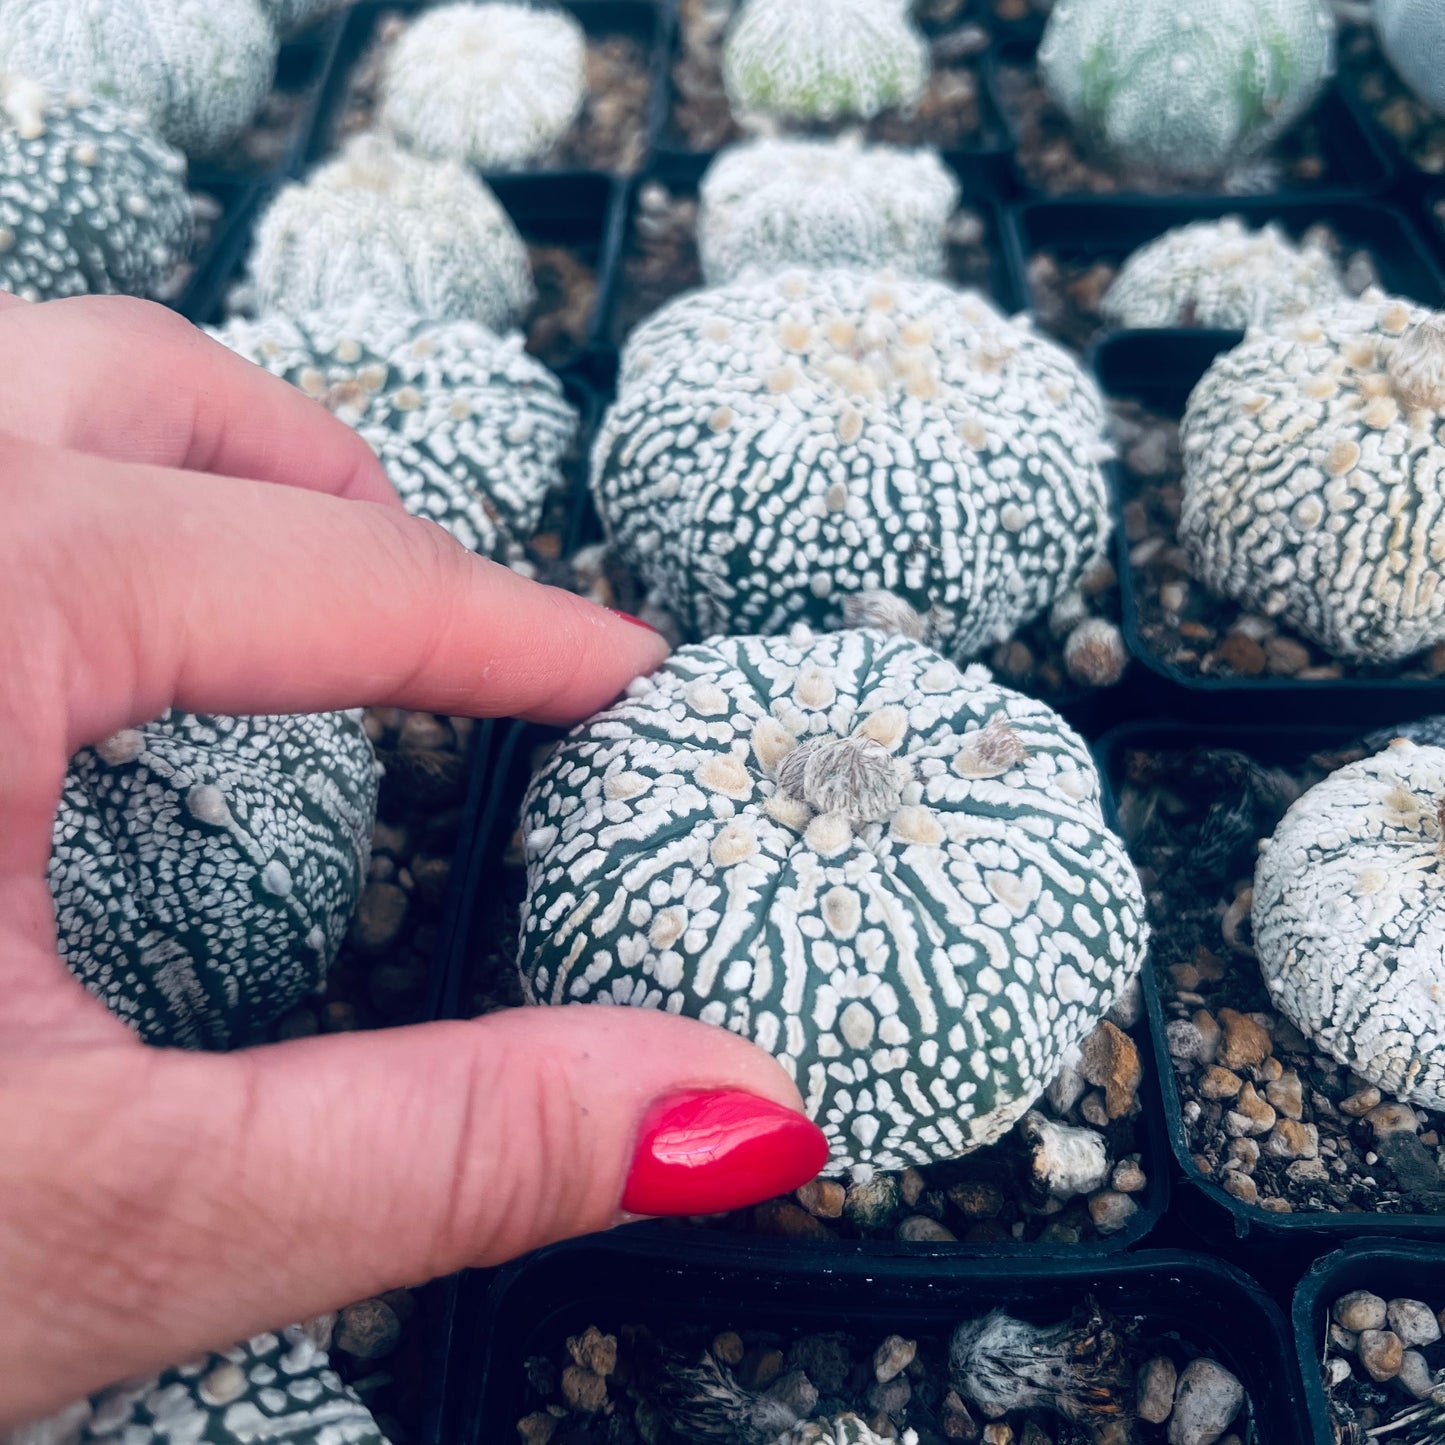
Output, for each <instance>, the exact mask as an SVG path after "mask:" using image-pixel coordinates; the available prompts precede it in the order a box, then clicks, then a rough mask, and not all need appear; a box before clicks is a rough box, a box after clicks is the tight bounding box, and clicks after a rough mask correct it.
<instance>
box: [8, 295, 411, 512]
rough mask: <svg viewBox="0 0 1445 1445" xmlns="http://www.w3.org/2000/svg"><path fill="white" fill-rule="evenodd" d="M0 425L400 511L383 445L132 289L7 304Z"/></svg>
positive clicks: (43, 439) (80, 446)
mask: <svg viewBox="0 0 1445 1445" xmlns="http://www.w3.org/2000/svg"><path fill="white" fill-rule="evenodd" d="M4 303H13V304H4ZM58 377H59V378H63V381H62V382H60V383H57V380H56V378H58ZM0 431H8V432H11V433H13V434H14V435H17V436H23V437H25V438H27V439H28V440H30V441H33V442H39V443H42V444H45V445H49V446H56V447H63V448H66V449H67V450H71V451H79V452H88V453H90V454H91V455H93V456H101V457H105V458H107V459H108V460H111V461H117V462H140V463H144V464H148V465H151V466H159V467H167V468H175V469H179V470H182V471H195V472H214V473H219V474H221V475H224V476H232V477H246V478H249V479H251V480H253V481H258V482H276V483H279V484H281V485H283V486H288V487H301V488H303V489H305V490H307V491H316V492H327V493H329V494H331V495H332V496H336V497H345V498H351V499H353V500H357V501H366V502H381V503H383V504H385V505H388V506H392V507H398V508H399V507H400V506H401V502H400V500H399V499H398V497H397V495H396V491H395V489H394V488H393V487H392V485H391V483H390V482H389V481H388V480H387V477H386V473H385V472H384V471H383V470H382V466H381V463H380V462H379V461H378V460H377V459H376V456H375V454H374V453H373V452H372V450H371V448H370V447H369V446H367V444H366V443H365V442H364V441H362V439H361V438H360V437H359V436H358V435H357V434H356V433H355V432H354V431H352V429H351V428H350V427H349V426H347V425H346V424H345V423H344V422H341V421H338V420H337V419H336V418H335V417H334V416H332V415H331V413H330V412H328V411H327V410H326V408H325V407H324V406H322V405H321V404H320V403H319V402H316V401H313V400H312V399H311V398H310V397H308V396H306V395H304V394H303V393H302V392H300V391H297V390H296V388H295V387H292V386H289V385H287V383H285V382H284V381H281V380H279V379H278V378H276V377H274V376H272V375H270V374H269V373H268V372H267V371H265V370H264V369H263V368H262V367H259V366H256V365H254V364H253V363H251V362H249V361H246V360H245V359H244V358H242V357H240V356H237V355H236V354H235V353H234V352H232V351H230V350H228V349H227V348H226V347H224V346H222V345H221V343H220V342H218V341H213V340H212V339H211V338H210V337H209V336H206V335H205V334H204V333H203V332H201V331H199V330H198V329H197V328H196V327H194V326H192V325H191V324H190V323H189V322H188V321H185V320H183V319H182V318H181V317H179V316H177V315H176V314H175V313H174V312H171V311H167V310H166V309H165V308H164V307H162V306H157V305H155V304H153V303H151V302H148V301H137V300H135V299H133V298H131V297H125V296H80V297H74V298H69V299H66V300H63V301H45V302H39V303H31V304H28V305H27V304H26V303H24V302H21V301H18V300H16V299H15V298H13V297H8V296H6V297H3V299H0Z"/></svg>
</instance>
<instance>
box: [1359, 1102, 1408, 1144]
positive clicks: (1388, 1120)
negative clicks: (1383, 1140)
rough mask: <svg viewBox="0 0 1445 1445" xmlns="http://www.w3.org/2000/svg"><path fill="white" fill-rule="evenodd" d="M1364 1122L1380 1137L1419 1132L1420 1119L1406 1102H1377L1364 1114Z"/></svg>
mask: <svg viewBox="0 0 1445 1445" xmlns="http://www.w3.org/2000/svg"><path fill="white" fill-rule="evenodd" d="M1365 1123H1367V1124H1368V1125H1369V1126H1370V1128H1372V1129H1373V1130H1374V1131H1375V1133H1376V1134H1377V1135H1379V1136H1382V1137H1383V1136H1384V1135H1387V1134H1418V1133H1419V1132H1420V1121H1419V1119H1418V1118H1416V1117H1415V1111H1414V1110H1413V1109H1412V1108H1411V1107H1410V1106H1409V1105H1408V1104H1377V1105H1376V1106H1375V1107H1374V1108H1373V1109H1371V1110H1370V1112H1369V1113H1368V1114H1366V1115H1365Z"/></svg>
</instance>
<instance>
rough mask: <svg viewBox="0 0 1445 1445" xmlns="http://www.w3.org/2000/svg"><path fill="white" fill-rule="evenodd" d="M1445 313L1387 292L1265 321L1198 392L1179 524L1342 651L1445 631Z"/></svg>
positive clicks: (1277, 611) (1267, 599)
mask: <svg viewBox="0 0 1445 1445" xmlns="http://www.w3.org/2000/svg"><path fill="white" fill-rule="evenodd" d="M1442 419H1445V319H1442V318H1441V317H1439V316H1437V315H1432V314H1431V313H1430V312H1428V311H1425V310H1423V309H1421V308H1420V307H1418V306H1414V305H1412V304H1410V303H1409V302H1407V301H1401V300H1397V299H1391V298H1386V297H1382V296H1379V294H1378V293H1374V294H1373V295H1371V296H1369V297H1367V298H1365V299H1362V300H1360V301H1347V302H1342V303H1341V304H1339V305H1338V306H1334V307H1330V308H1327V309H1321V310H1320V311H1317V312H1314V313H1312V314H1310V315H1308V316H1305V317H1302V318H1300V319H1298V320H1291V321H1287V322H1283V323H1281V324H1280V325H1279V326H1277V327H1275V328H1273V329H1271V330H1264V331H1259V332H1251V333H1250V334H1249V335H1247V336H1246V337H1245V339H1244V341H1243V343H1242V344H1241V345H1239V346H1237V347H1236V348H1235V349H1234V350H1233V351H1230V352H1226V353H1225V354H1224V355H1223V356H1221V357H1219V358H1218V359H1217V360H1216V361H1215V362H1214V364H1213V365H1212V366H1211V367H1210V368H1209V370H1208V371H1207V372H1206V373H1205V374H1204V377H1203V379H1202V380H1201V381H1200V382H1199V384H1198V386H1196V387H1195V389H1194V393H1193V395H1192V396H1191V397H1190V398H1189V406H1188V409H1187V410H1186V412H1185V415H1184V425H1183V430H1182V433H1181V439H1182V445H1183V452H1184V500H1183V507H1182V512H1181V515H1180V518H1179V536H1180V539H1181V541H1182V542H1183V543H1184V545H1185V547H1186V549H1187V550H1188V553H1189V557H1190V562H1191V565H1192V566H1193V568H1194V570H1195V572H1196V575H1198V576H1199V577H1200V578H1201V579H1202V580H1203V581H1204V582H1206V583H1208V585H1209V586H1211V587H1213V588H1214V589H1215V591H1216V592H1220V593H1223V594H1224V595H1225V596H1226V597H1232V598H1234V599H1236V600H1237V601H1240V602H1243V603H1244V604H1245V605H1246V606H1248V607H1250V608H1252V609H1255V610H1257V611H1260V612H1263V613H1265V614H1266V615H1267V616H1270V617H1278V618H1281V619H1282V620H1283V621H1285V622H1287V623H1289V624H1290V625H1291V626H1292V627H1295V628H1297V629H1298V630H1299V631H1300V632H1302V633H1303V634H1304V635H1305V636H1306V637H1309V638H1312V639H1313V640H1314V641H1316V642H1318V643H1319V644H1320V645H1321V646H1322V647H1325V648H1327V649H1328V650H1329V651H1330V652H1332V653H1334V654H1335V656H1337V657H1341V658H1347V659H1350V660H1352V661H1358V662H1390V661H1395V660H1398V659H1400V658H1404V657H1408V656H1410V655H1411V654H1412V653H1414V652H1418V651H1419V650H1420V649H1421V648H1424V647H1429V646H1432V645H1433V644H1435V643H1438V642H1445V492H1442V475H1445V440H1442V439H1441V436H1440V435H1439V433H1440V428H1441V424H1442Z"/></svg>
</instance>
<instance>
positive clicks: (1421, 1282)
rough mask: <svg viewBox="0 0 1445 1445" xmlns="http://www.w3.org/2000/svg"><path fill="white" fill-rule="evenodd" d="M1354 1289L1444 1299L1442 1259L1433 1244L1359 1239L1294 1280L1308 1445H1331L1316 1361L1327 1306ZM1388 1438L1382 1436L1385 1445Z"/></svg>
mask: <svg viewBox="0 0 1445 1445" xmlns="http://www.w3.org/2000/svg"><path fill="white" fill-rule="evenodd" d="M1356 1289H1367V1290H1370V1291H1371V1292H1372V1293H1374V1294H1378V1295H1381V1296H1382V1297H1383V1298H1385V1299H1392V1298H1400V1297H1404V1298H1406V1299H1425V1298H1431V1299H1441V1298H1445V1254H1442V1253H1441V1251H1440V1249H1439V1247H1438V1246H1433V1245H1424V1244H1408V1243H1405V1242H1404V1241H1384V1242H1381V1243H1376V1242H1375V1241H1373V1240H1360V1241H1358V1242H1357V1243H1353V1244H1347V1245H1345V1247H1344V1248H1343V1249H1339V1250H1336V1251H1335V1253H1334V1254H1330V1255H1326V1256H1325V1258H1324V1259H1320V1260H1316V1261H1315V1263H1314V1264H1313V1265H1312V1266H1311V1268H1310V1271H1309V1273H1308V1274H1306V1275H1305V1277H1304V1278H1303V1279H1302V1280H1301V1281H1300V1284H1299V1288H1298V1289H1297V1290H1296V1291H1295V1294H1294V1307H1293V1310H1292V1312H1291V1314H1292V1320H1291V1323H1292V1324H1293V1326H1294V1343H1295V1352H1296V1355H1297V1357H1298V1365H1299V1371H1300V1376H1301V1379H1302V1380H1303V1383H1304V1403H1305V1410H1306V1412H1307V1414H1308V1419H1309V1427H1310V1439H1311V1440H1312V1442H1313V1445H1336V1437H1335V1432H1334V1429H1333V1428H1332V1426H1331V1424H1330V1409H1329V1403H1328V1401H1327V1400H1326V1398H1325V1390H1324V1385H1323V1382H1322V1381H1321V1379H1320V1360H1321V1357H1322V1354H1323V1350H1324V1343H1325V1337H1326V1333H1327V1331H1328V1329H1329V1318H1330V1306H1331V1305H1332V1304H1333V1303H1334V1301H1335V1300H1337V1299H1338V1298H1339V1297H1340V1296H1341V1295H1342V1294H1348V1293H1349V1292H1350V1291H1351V1290H1356ZM1390 1438H1391V1437H1390V1436H1388V1435H1387V1436H1385V1437H1384V1439H1385V1441H1386V1442H1387V1445H1388V1441H1389V1440H1390Z"/></svg>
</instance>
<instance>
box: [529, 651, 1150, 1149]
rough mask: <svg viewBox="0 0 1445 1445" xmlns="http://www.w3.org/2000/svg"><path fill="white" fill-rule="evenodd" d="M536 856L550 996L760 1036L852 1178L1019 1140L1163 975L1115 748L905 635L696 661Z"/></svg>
mask: <svg viewBox="0 0 1445 1445" xmlns="http://www.w3.org/2000/svg"><path fill="white" fill-rule="evenodd" d="M523 837H524V840H525V847H526V857H527V896H526V901H525V904H524V907H523V912H522V927H521V949H520V959H521V968H522V973H523V978H524V982H525V986H526V989H527V992H528V997H529V999H530V1000H531V1001H533V1002H535V1003H545V1004H565V1003H574V1002H589V1001H591V1002H608V1003H613V1004H625V1005H630V1006H633V1007H642V1008H657V1009H666V1010H668V1011H670V1012H674V1013H681V1014H684V1015H687V1016H689V1017H692V1018H698V1019H702V1020H704V1021H705V1022H708V1023H713V1024H720V1025H722V1026H724V1027H726V1028H729V1029H732V1030H733V1031H734V1032H736V1033H739V1034H741V1035H743V1036H744V1037H746V1038H749V1039H751V1040H752V1041H753V1042H755V1043H757V1044H758V1045H760V1046H761V1047H762V1048H764V1049H766V1050H768V1051H769V1052H770V1053H771V1054H773V1056H774V1057H775V1058H777V1059H778V1061H779V1062H780V1063H781V1064H782V1065H783V1067H784V1068H785V1069H786V1070H787V1072H788V1073H789V1075H790V1076H791V1077H792V1078H793V1079H794V1080H795V1081H796V1083H797V1085H798V1088H799V1089H800V1090H801V1092H802V1094H803V1097H804V1100H805V1102H806V1106H807V1110H808V1113H809V1115H810V1116H811V1117H812V1118H813V1119H814V1120H815V1121H816V1122H817V1123H818V1125H819V1126H820V1127H821V1128H822V1129H823V1130H824V1131H825V1133H826V1134H827V1136H828V1140H829V1143H830V1146H831V1158H830V1166H829V1167H830V1170H831V1171H833V1172H838V1171H843V1170H847V1169H855V1170H859V1171H861V1172H863V1173H866V1172H867V1171H868V1170H870V1169H872V1168H881V1169H900V1168H903V1167H904V1166H906V1165H909V1164H926V1163H931V1162H934V1161H936V1160H940V1159H947V1158H951V1157H954V1156H957V1155H960V1154H964V1153H967V1152H968V1151H969V1150H971V1149H975V1148H977V1147H979V1146H980V1145H983V1144H987V1143H991V1142H992V1141H993V1140H995V1139H997V1138H999V1137H1000V1136H1001V1135H1002V1134H1003V1133H1004V1132H1005V1131H1006V1130H1007V1129H1008V1128H1009V1127H1010V1126H1011V1125H1012V1124H1013V1123H1014V1122H1015V1121H1016V1120H1018V1119H1019V1118H1020V1117H1021V1116H1022V1115H1023V1114H1024V1113H1025V1112H1026V1111H1027V1110H1028V1108H1029V1107H1030V1105H1031V1104H1032V1103H1033V1102H1034V1100H1035V1099H1037V1097H1038V1096H1039V1095H1040V1094H1041V1093H1042V1092H1043V1090H1044V1088H1045V1087H1046V1085H1047V1084H1048V1083H1049V1081H1050V1080H1051V1079H1052V1078H1053V1077H1054V1075H1055V1074H1056V1073H1057V1072H1058V1068H1059V1065H1060V1062H1061V1061H1062V1059H1063V1057H1064V1056H1065V1054H1067V1052H1068V1050H1069V1049H1070V1048H1071V1047H1072V1046H1073V1045H1074V1044H1076V1043H1077V1042H1078V1041H1079V1040H1080V1039H1082V1038H1083V1037H1084V1036H1085V1035H1086V1034H1087V1033H1088V1032H1089V1031H1090V1030H1091V1029H1092V1028H1093V1027H1094V1026H1095V1025H1096V1024H1097V1023H1098V1022H1099V1020H1100V1019H1101V1018H1102V1017H1103V1014H1104V1012H1105V1011H1106V1010H1107V1008H1108V1007H1109V1005H1110V1003H1111V1001H1112V999H1113V997H1114V995H1115V994H1116V993H1117V992H1118V990H1119V989H1120V988H1121V987H1122V986H1123V985H1124V984H1125V983H1126V982H1127V981H1128V979H1129V978H1130V977H1131V976H1132V975H1133V974H1134V972H1135V971H1136V970H1137V968H1138V967H1139V963H1140V959H1141V957H1142V953H1143V947H1144V937H1145V924H1144V900H1143V897H1142V894H1141V892H1140V888H1139V882H1138V878H1137V877H1136V875H1135V873H1134V869H1133V867H1132V866H1131V864H1130V863H1129V860H1128V857H1127V855H1126V854H1125V852H1124V848H1123V845H1122V843H1120V842H1119V840H1118V839H1117V838H1115V837H1114V836H1113V835H1112V834H1111V833H1110V832H1109V831H1108V829H1107V828H1106V827H1105V826H1104V821H1103V815H1102V812H1101V809H1100V804H1099V778H1098V774H1097V772H1096V771H1095V768H1094V765H1093V762H1092V761H1091V759H1090V756H1089V751H1088V748H1087V747H1086V745H1085V744H1084V743H1083V742H1082V741H1081V740H1080V739H1079V738H1078V737H1077V736H1076V735H1075V734H1074V733H1073V732H1072V730H1071V729H1070V728H1069V727H1068V725H1067V724H1066V723H1065V722H1064V721H1063V719H1062V718H1060V717H1058V716H1057V715H1056V714H1055V713H1053V712H1051V711H1050V710H1049V709H1048V708H1047V707H1045V706H1044V705H1043V704H1042V703H1040V702H1037V701H1035V700H1033V699H1031V698H1026V697H1023V696H1021V695H1020V694H1017V693H1013V692H1010V691H1008V690H1007V689H1005V688H1001V687H998V686H996V685H995V684H994V683H993V682H991V681H990V680H989V678H988V676H987V674H986V673H985V672H984V670H983V669H982V668H972V669H970V670H969V671H968V672H961V671H960V670H959V669H958V668H957V667H956V666H955V665H954V664H953V663H951V662H949V661H947V660H945V659H944V658H942V657H940V656H939V655H938V654H937V653H935V652H933V651H931V650H930V649H929V648H927V647H924V646H923V645H921V644H920V643H917V642H914V641H912V640H910V639H908V638H904V637H899V636H889V635H887V634H884V633H881V632H876V631H867V630H865V631H848V632H841V633H834V634H831V635H827V636H822V637H815V636H813V635H812V634H811V633H810V632H809V631H808V629H806V628H803V627H799V628H797V629H795V631H794V633H793V634H792V635H791V636H790V637H788V638H764V637H728V638H714V639H713V640H712V641H711V642H708V643H705V644H700V645H696V646H692V647H684V648H682V649H680V650H679V651H678V652H676V653H674V654H673V655H672V657H671V658H670V659H669V660H668V661H667V662H666V663H664V664H663V666H662V668H661V669H660V670H659V671H658V672H657V673H655V674H654V675H653V676H652V677H651V678H647V679H642V680H640V681H639V682H636V683H634V684H633V685H632V687H631V688H630V689H629V692H628V696H627V697H626V698H625V699H624V700H623V701H622V702H619V703H618V704H616V705H615V706H613V707H611V708H609V709H607V710H605V711H604V712H601V713H599V714H598V715H597V716H596V717H594V718H592V719H591V720H589V721H588V722H585V723H583V724H582V725H581V726H580V727H578V728H577V729H575V730H574V731H573V732H572V733H571V734H570V735H569V736H568V737H567V738H566V739H565V740H564V741H562V742H561V743H560V744H558V745H557V747H556V749H555V750H554V752H553V753H552V755H551V756H550V758H549V759H548V760H547V762H546V763H545V765H544V766H543V767H542V769H541V771H540V772H539V773H538V775H537V776H536V778H535V779H534V780H533V782H532V785H531V788H530V790H529V792H528V795H527V799H526V802H525V805H524V816H523Z"/></svg>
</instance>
